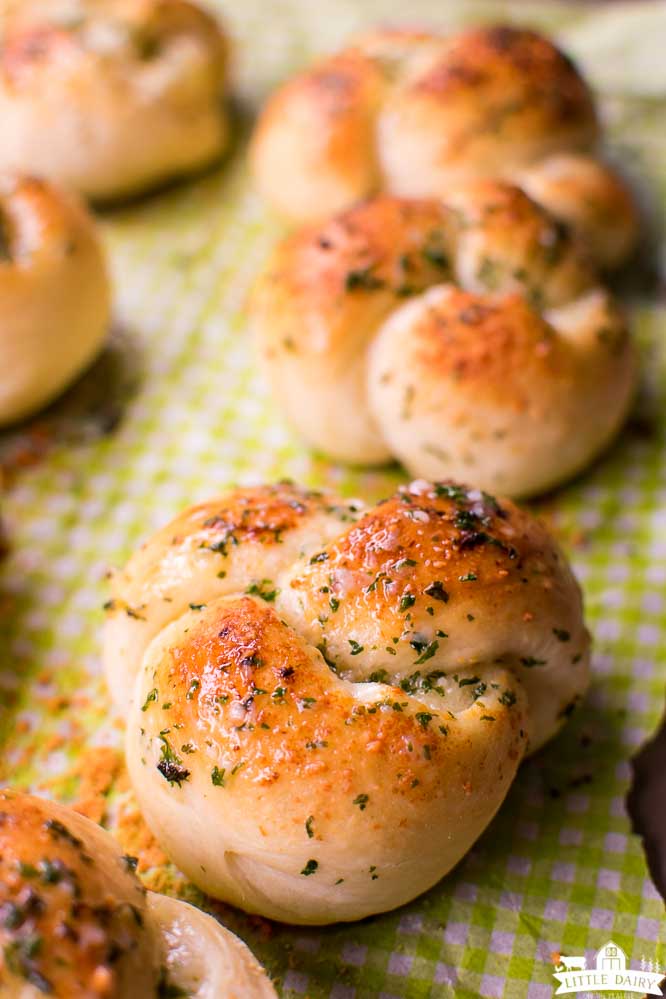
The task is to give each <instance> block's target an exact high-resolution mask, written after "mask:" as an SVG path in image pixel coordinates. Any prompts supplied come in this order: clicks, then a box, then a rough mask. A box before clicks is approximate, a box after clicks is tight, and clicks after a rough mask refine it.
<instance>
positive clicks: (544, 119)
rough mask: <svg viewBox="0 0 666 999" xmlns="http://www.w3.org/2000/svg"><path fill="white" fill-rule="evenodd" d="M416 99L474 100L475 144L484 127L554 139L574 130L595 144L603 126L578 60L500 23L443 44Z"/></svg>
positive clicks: (420, 78) (419, 80) (471, 131)
mask: <svg viewBox="0 0 666 999" xmlns="http://www.w3.org/2000/svg"><path fill="white" fill-rule="evenodd" d="M406 89H407V92H409V91H411V92H412V93H413V94H414V96H415V97H416V96H418V97H421V98H424V99H430V100H433V101H437V103H438V104H439V103H440V102H442V101H446V103H447V104H449V106H450V105H451V104H452V103H453V102H456V101H460V100H464V99H472V100H473V101H474V104H473V105H467V106H466V110H467V111H468V112H470V114H471V115H473V114H474V110H475V111H476V115H477V120H476V121H475V122H473V123H470V124H469V125H468V128H467V129H466V131H465V132H464V133H459V134H458V138H459V139H460V138H461V137H462V141H463V143H464V141H465V139H464V136H465V135H467V136H468V137H469V139H470V140H472V139H473V138H474V137H475V135H476V133H477V131H478V130H479V129H480V128H483V130H484V131H485V130H488V131H493V130H495V129H497V130H502V131H504V132H507V131H508V133H509V134H508V135H505V138H506V139H509V138H510V135H511V134H513V132H514V130H515V132H516V134H517V136H518V137H519V138H520V139H522V138H523V137H524V135H525V133H526V132H528V133H531V134H534V135H535V136H536V137H538V138H539V139H545V140H546V141H548V136H549V134H550V133H553V132H554V133H555V134H557V133H559V132H560V131H561V130H567V131H568V130H569V129H572V130H573V131H574V134H575V133H578V132H580V133H582V134H583V135H584V136H586V138H587V139H588V140H589V139H590V138H594V136H595V132H596V127H597V121H596V114H595V110H594V103H593V99H592V94H591V92H590V90H589V88H588V87H587V85H586V84H585V82H584V81H583V79H582V77H581V76H580V74H579V72H578V70H577V68H576V67H575V65H574V64H573V62H572V61H571V60H570V59H569V58H568V57H567V56H566V55H565V54H564V53H563V52H561V51H560V50H559V49H557V48H556V47H555V46H554V45H553V44H552V42H550V41H549V40H548V39H547V38H545V37H544V36H543V35H539V34H537V33H536V32H535V31H530V30H528V29H525V28H517V27H511V26H508V25H495V26H491V27H481V28H475V29H471V30H469V31H467V32H464V33H461V34H460V35H458V36H454V37H452V38H450V39H449V40H448V41H446V40H445V41H444V44H443V46H442V52H441V56H440V58H439V59H437V60H436V61H434V62H433V65H431V66H429V67H428V69H427V70H426V71H425V72H423V73H421V74H419V75H417V77H416V78H415V79H414V80H413V81H412V83H411V87H409V88H406Z"/></svg>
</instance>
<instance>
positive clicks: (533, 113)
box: [251, 26, 637, 266]
mask: <svg viewBox="0 0 666 999" xmlns="http://www.w3.org/2000/svg"><path fill="white" fill-rule="evenodd" d="M598 139H599V122H598V118H597V113H596V110H595V106H594V100H593V97H592V94H591V91H590V89H589V88H588V86H587V84H586V83H585V81H584V80H583V79H582V77H581V76H580V74H579V73H578V70H577V69H576V67H575V66H574V65H573V63H572V62H571V61H570V60H569V59H568V58H567V57H566V56H565V55H564V54H563V53H562V52H560V51H559V50H558V49H557V48H556V47H555V46H554V45H553V44H552V42H550V41H549V40H548V39H547V38H544V37H542V36H541V35H538V34H536V33H535V32H533V31H528V30H525V29H523V28H516V27H507V26H499V27H498V26H496V27H482V28H473V29H471V30H467V31H463V32H461V33H459V34H453V35H450V36H446V37H442V36H436V35H432V34H427V33H423V32H414V31H406V30H402V31H401V30H397V31H378V32H375V33H374V34H371V35H366V36H363V37H360V38H358V39H356V40H354V41H352V42H351V44H350V45H349V46H348V47H347V48H346V49H343V50H342V51H341V52H338V53H336V54H334V55H332V56H329V57H327V58H324V59H322V60H321V61H320V62H319V63H317V64H316V65H315V66H314V67H312V68H311V69H309V70H307V71H306V72H304V73H301V74H300V75H298V76H296V77H294V78H293V79H292V80H290V81H288V82H287V83H286V84H285V85H284V86H283V87H282V88H280V89H279V90H278V91H277V92H276V93H275V94H274V95H273V96H272V97H271V98H270V99H269V101H268V104H267V105H266V108H265V109H264V111H263V113H262V115H261V117H260V120H259V123H258V125H257V129H256V132H255V135H254V139H253V143H252V149H251V159H252V166H253V169H254V173H255V176H256V178H257V182H258V185H259V187H260V189H261V191H262V192H263V194H264V196H265V197H266V198H267V200H268V201H270V202H271V203H272V204H273V205H274V206H275V207H276V208H277V209H278V210H279V211H280V212H282V213H283V214H284V215H285V216H287V217H288V218H290V219H292V220H293V221H314V220H321V219H323V218H326V217H327V216H328V215H330V214H332V213H334V212H338V211H341V210H343V209H345V208H347V207H349V206H351V205H352V204H354V203H355V202H356V201H358V200H359V199H361V198H366V197H368V196H369V195H372V194H375V193H376V192H378V191H380V190H384V191H389V192H391V193H393V194H398V195H402V196H407V197H444V196H446V195H447V193H448V191H449V189H450V186H451V184H452V183H458V182H459V181H461V180H464V179H467V178H470V177H496V176H502V177H508V178H512V179H515V180H518V182H520V183H524V184H525V186H526V188H527V189H528V190H529V191H530V193H532V194H533V195H534V196H535V197H536V198H537V200H539V199H540V198H541V197H542V198H543V200H544V203H545V204H546V205H548V207H550V209H551V210H552V211H554V212H555V213H556V214H560V215H561V218H562V220H563V221H566V222H567V223H568V224H569V225H571V226H572V227H573V228H574V229H575V230H578V231H579V232H580V233H581V234H583V235H584V236H585V237H586V238H587V239H588V241H589V243H590V245H591V246H592V248H593V249H594V250H595V251H596V252H597V253H598V257H599V262H600V263H602V264H603V265H610V266H614V265H616V264H618V263H620V262H621V260H622V259H623V258H624V257H625V256H627V254H628V253H629V252H630V251H631V249H632V248H633V246H634V244H635V241H636V235H637V220H636V208H635V206H634V204H633V202H632V199H631V196H630V195H629V193H628V191H627V190H626V188H625V186H624V184H623V182H622V181H621V180H620V178H619V177H617V176H616V175H615V173H614V172H613V171H612V170H611V169H610V168H609V167H608V166H606V165H605V164H603V163H602V162H600V161H598V160H597V159H595V158H593V153H594V148H595V145H596V144H597V142H598ZM563 154H564V155H563Z"/></svg>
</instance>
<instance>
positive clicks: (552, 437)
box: [251, 180, 636, 496]
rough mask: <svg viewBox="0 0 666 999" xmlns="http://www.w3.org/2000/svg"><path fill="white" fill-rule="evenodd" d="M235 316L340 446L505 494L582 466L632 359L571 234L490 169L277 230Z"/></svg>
mask: <svg viewBox="0 0 666 999" xmlns="http://www.w3.org/2000/svg"><path fill="white" fill-rule="evenodd" d="M251 320H252V324H253V326H254V329H255V333H256V339H257V343H258V348H259V352H260V356H261V358H262V361H263V364H264V368H265V370H266V372H267V375H268V378H269V381H270V383H271V386H272V389H273V393H274V395H275V398H276V399H277V401H278V402H279V403H280V405H281V406H282V408H283V409H284V411H285V413H286V415H287V417H288V418H289V420H290V422H291V423H292V425H293V426H294V427H295V428H296V429H297V430H298V431H299V432H300V433H301V434H302V435H303V437H305V439H306V440H307V441H308V442H309V443H310V444H311V445H313V446H314V447H316V448H318V449H320V450H321V451H323V452H325V453H326V454H328V455H331V456H332V457H333V458H336V459H338V460H342V461H348V462H354V463H363V464H373V463H379V462H384V461H387V460H389V459H390V458H391V457H394V458H398V459H399V460H400V461H401V462H402V463H403V464H404V465H405V467H406V468H407V469H408V470H409V471H410V472H411V473H412V474H413V475H418V476H423V477H426V478H442V477H449V476H452V477H454V478H469V479H472V480H473V481H474V482H475V483H478V484H479V485H480V486H482V487H483V488H486V489H488V490H491V491H498V492H501V493H505V494H508V495H512V496H525V495H530V494H536V493H539V492H543V491H544V490H546V489H548V488H550V487H552V486H554V485H556V484H558V483H560V482H562V481H564V480H565V479H567V478H569V477H570V476H572V475H573V474H575V473H577V472H578V471H580V470H581V469H582V468H584V466H585V465H586V464H588V463H589V462H590V461H591V460H592V459H593V458H594V457H596V455H597V454H599V452H600V451H602V450H603V448H604V447H605V446H606V445H607V444H608V443H609V441H610V440H611V439H612V438H613V436H614V435H615V433H616V432H617V431H618V429H619V427H620V426H621V424H622V422H623V420H624V418H625V416H626V414H627V410H628V408H629V405H630V403H631V400H632V395H633V390H634V387H635V383H636V357H635V350H634V347H633V344H632V342H631V338H630V336H629V333H628V330H627V327H626V324H625V320H624V317H623V316H622V314H621V313H620V311H619V309H618V307H617V306H616V304H615V303H614V301H613V299H612V297H611V296H610V295H609V294H608V292H606V291H605V290H603V289H602V288H601V287H600V286H599V284H598V278H597V276H596V273H595V267H594V265H593V264H592V262H591V260H590V255H589V252H588V250H587V247H586V246H584V245H583V244H582V241H581V240H580V239H577V238H576V237H572V236H571V235H570V233H569V232H568V231H567V230H566V229H565V227H563V226H562V225H561V224H560V223H558V222H557V220H556V219H555V218H554V217H553V216H552V215H550V214H549V213H548V212H547V211H545V210H544V209H543V208H541V207H540V206H538V205H537V204H536V203H535V202H534V201H532V200H531V199H530V198H529V197H528V196H527V195H526V194H525V193H524V192H523V191H522V190H521V189H520V188H518V187H516V186H514V185H511V184H508V183H505V182H502V181H496V180H473V181H467V182H466V183H464V184H458V185H457V186H455V187H452V188H451V190H450V191H449V193H448V195H447V197H446V199H444V200H410V199H405V198H397V197H394V196H392V195H379V196H377V197H376V198H372V199H370V200H368V201H366V202H362V203H360V204H359V205H356V206H355V207H353V208H351V209H349V210H347V211H345V212H342V213H341V214H339V215H337V216H335V217H334V218H332V219H331V220H329V221H328V222H326V223H322V224H318V223H316V224H312V225H308V226H304V227H302V228H300V229H298V230H296V231H295V232H294V233H292V234H291V235H290V236H288V237H287V238H286V239H285V240H283V242H282V243H280V244H279V245H278V247H277V248H276V250H275V252H274V253H273V256H272V258H271V260H270V261H269V262H268V264H267V266H266V268H265V270H264V272H263V273H262V275H261V276H260V277H259V279H258V282H257V285H256V288H255V291H254V294H253V296H252V301H251Z"/></svg>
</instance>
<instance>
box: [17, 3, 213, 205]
mask: <svg viewBox="0 0 666 999" xmlns="http://www.w3.org/2000/svg"><path fill="white" fill-rule="evenodd" d="M227 61H228V55H227V42H226V39H225V36H224V35H223V33H222V32H221V30H220V28H219V26H218V25H217V23H216V21H215V20H214V19H213V18H212V17H211V16H210V15H208V14H207V13H205V11H203V10H202V9H201V8H199V7H198V6H197V5H196V4H194V3H188V2H187V0H139V2H127V0H102V2H100V3H98V4H94V5H92V6H90V5H88V6H87V7H86V6H85V5H84V4H83V3H81V5H80V6H79V7H77V6H76V5H71V4H70V5H66V7H65V8H64V9H63V8H61V7H60V5H59V4H58V2H57V0H55V2H45V3H40V2H39V0H31V2H30V3H28V4H21V5H17V6H15V7H14V8H13V9H10V13H9V16H8V17H7V19H6V23H5V25H4V31H3V45H2V49H1V50H0V113H2V117H3V122H4V136H5V138H4V142H3V148H2V150H1V151H0V168H2V169H3V170H5V171H6V170H12V171H14V170H18V171H26V170H30V171H34V172H35V173H38V174H40V175H41V176H45V177H47V178H49V179H51V180H54V181H57V182H61V183H64V184H65V185H66V186H68V187H71V188H73V189H75V190H78V191H79V192H80V193H82V194H84V195H86V196H90V197H93V198H97V199H110V198H118V197H122V196H126V195H128V194H132V193H136V192H137V191H140V190H142V189H144V188H146V187H149V186H151V185H154V184H157V183H160V182H163V181H164V180H165V179H168V178H170V177H172V176H177V175H179V174H181V173H185V172H187V171H188V170H192V169H197V168H199V167H201V166H203V165H205V164H206V163H207V162H209V161H210V160H211V159H212V158H213V157H214V156H216V155H218V154H219V152H220V151H221V150H222V148H223V146H224V144H225V143H226V141H227V131H228V125H227V121H226V115H225V112H224V111H223V109H222V108H221V106H220V95H221V92H222V90H223V88H224V84H225V79H226V65H227ZM148 132H149V133H150V135H151V142H150V143H149V144H146V143H145V141H144V139H145V135H146V134H147V133H148ZM45 133H48V143H47V142H46V140H45V138H44V135H45Z"/></svg>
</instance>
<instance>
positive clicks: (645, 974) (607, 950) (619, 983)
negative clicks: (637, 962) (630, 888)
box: [553, 940, 664, 996]
mask: <svg viewBox="0 0 666 999" xmlns="http://www.w3.org/2000/svg"><path fill="white" fill-rule="evenodd" d="M553 977H554V978H555V979H556V980H557V981H558V982H559V983H560V987H559V988H558V989H557V991H556V993H555V995H556V996H560V995H570V994H572V993H574V992H637V993H639V994H640V995H642V996H645V995H649V996H663V994H664V993H663V992H662V990H661V987H660V985H661V983H662V982H663V980H664V972H662V971H661V970H660V968H659V965H658V964H657V963H656V962H655V961H645V959H643V960H641V966H640V968H628V967H627V955H626V954H625V952H624V951H623V950H622V948H621V947H619V946H618V945H617V944H616V943H615V942H614V941H613V940H609V941H608V943H607V944H604V946H603V947H601V949H600V950H598V951H597V955H596V960H595V966H594V967H590V968H588V966H587V958H586V957H585V955H581V956H580V957H566V956H564V955H562V956H561V957H560V959H559V964H558V965H557V968H556V970H555V973H554V975H553Z"/></svg>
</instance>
